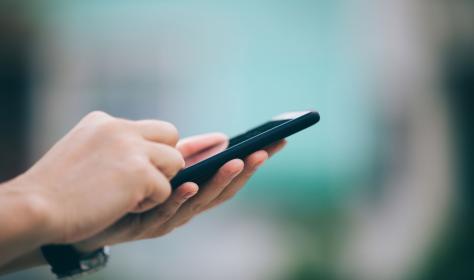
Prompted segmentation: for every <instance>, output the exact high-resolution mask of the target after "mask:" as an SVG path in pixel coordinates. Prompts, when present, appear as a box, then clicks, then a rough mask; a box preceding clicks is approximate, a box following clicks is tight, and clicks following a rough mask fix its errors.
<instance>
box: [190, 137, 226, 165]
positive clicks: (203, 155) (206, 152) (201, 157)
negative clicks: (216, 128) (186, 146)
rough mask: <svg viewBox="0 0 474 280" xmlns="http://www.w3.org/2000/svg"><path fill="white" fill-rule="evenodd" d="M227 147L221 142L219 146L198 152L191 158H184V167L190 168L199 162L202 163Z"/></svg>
mask: <svg viewBox="0 0 474 280" xmlns="http://www.w3.org/2000/svg"><path fill="white" fill-rule="evenodd" d="M226 147H227V142H223V143H221V144H218V145H216V146H213V147H211V148H208V149H206V150H203V151H201V152H198V153H197V154H194V155H192V156H189V157H186V158H185V160H186V167H188V166H191V165H193V164H196V163H198V162H200V161H203V160H205V159H207V158H210V157H212V156H213V155H216V154H218V153H220V152H222V151H223V150H225V148H226Z"/></svg>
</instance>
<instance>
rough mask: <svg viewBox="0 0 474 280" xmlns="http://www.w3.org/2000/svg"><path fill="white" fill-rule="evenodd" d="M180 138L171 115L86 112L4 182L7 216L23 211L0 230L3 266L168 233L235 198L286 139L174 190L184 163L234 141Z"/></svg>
mask: <svg viewBox="0 0 474 280" xmlns="http://www.w3.org/2000/svg"><path fill="white" fill-rule="evenodd" d="M178 138H179V137H178V133H177V131H176V129H175V128H174V126H172V125H171V124H169V123H166V122H161V121H151V120H146V121H136V122H133V121H128V120H122V119H117V118H113V117H111V116H109V115H107V114H105V113H102V112H94V113H91V114H89V115H88V116H86V117H85V118H84V119H83V120H82V121H81V122H80V123H79V124H78V125H77V126H76V127H75V128H74V129H73V130H72V131H71V132H70V133H69V134H68V135H66V136H65V137H64V138H63V139H62V140H60V141H59V142H58V144H56V145H55V146H54V147H53V148H52V149H51V151H49V152H48V153H47V154H46V155H45V156H44V157H43V158H42V159H41V160H40V161H39V162H38V163H37V164H36V165H35V166H33V167H32V168H31V169H30V170H29V171H27V172H26V173H25V174H23V175H21V176H19V177H18V178H16V179H14V180H13V181H10V182H7V183H5V184H3V185H2V186H0V219H1V220H2V221H12V220H13V219H8V218H9V216H8V215H6V213H8V212H10V213H11V212H12V211H15V213H23V215H20V216H17V219H15V221H14V222H11V223H10V224H9V227H7V229H8V230H2V231H1V232H0V274H1V273H7V272H11V271H16V270H20V269H25V268H29V267H33V266H38V265H43V264H45V261H44V259H43V257H42V255H41V253H40V251H39V247H41V246H43V245H45V244H73V245H74V246H75V247H76V248H77V249H78V250H79V251H81V252H84V253H87V252H91V251H94V250H96V249H98V248H100V247H103V246H105V245H114V244H119V243H124V242H130V241H135V240H141V239H149V238H156V237H160V236H163V235H165V234H168V233H170V232H171V231H172V230H174V229H175V228H177V227H179V226H181V225H183V224H185V223H187V222H188V221H189V220H191V219H192V218H193V217H195V216H196V215H198V214H200V213H202V212H203V211H206V210H208V209H210V208H213V207H215V206H217V205H219V204H221V203H223V202H225V201H227V200H228V199H230V198H232V197H233V196H234V195H235V194H236V193H237V192H238V191H239V190H240V189H241V188H242V187H243V186H244V185H245V184H246V183H247V181H248V180H249V179H250V178H251V176H252V175H253V174H254V172H255V171H256V170H257V168H258V167H259V166H261V165H262V164H263V163H264V161H265V160H267V159H268V157H270V156H271V155H273V154H275V153H276V152H278V151H279V150H281V149H282V148H283V147H284V145H285V144H286V142H285V141H284V140H283V141H280V142H278V143H275V144H273V145H271V146H269V147H267V148H265V149H264V150H261V151H257V152H255V153H253V154H252V155H250V156H248V157H247V158H246V159H245V160H243V161H242V160H240V159H234V160H231V161H229V162H227V163H226V164H225V165H224V166H222V167H221V168H220V169H219V171H218V172H217V173H216V175H215V176H214V177H213V178H212V179H211V180H210V181H209V182H208V183H206V184H205V185H204V186H201V188H200V187H199V186H198V185H196V184H195V183H192V182H188V183H185V184H183V185H181V186H180V187H179V188H178V189H177V190H176V191H174V192H173V193H171V188H170V184H169V180H170V179H171V178H172V177H173V176H174V175H175V174H176V173H177V172H178V171H179V170H180V169H182V168H183V167H185V166H188V165H191V164H193V163H196V162H198V161H200V160H202V159H204V158H206V157H208V156H210V155H211V154H213V153H216V152H219V151H221V150H223V149H225V147H226V146H227V137H226V136H225V135H223V134H220V133H212V134H205V135H199V136H194V137H190V138H187V139H183V140H181V141H179V143H177V140H178ZM98 186H100V187H98ZM64 201H67V203H63V202H64ZM84 205H87V207H84ZM77 209H80V210H81V211H77Z"/></svg>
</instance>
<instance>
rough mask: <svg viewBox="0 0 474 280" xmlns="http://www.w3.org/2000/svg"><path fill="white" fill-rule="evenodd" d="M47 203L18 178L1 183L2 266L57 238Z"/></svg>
mask: <svg viewBox="0 0 474 280" xmlns="http://www.w3.org/2000/svg"><path fill="white" fill-rule="evenodd" d="M46 204H47V203H46V202H45V201H43V199H42V197H40V196H39V195H38V194H37V193H35V192H34V191H33V189H32V188H29V187H28V186H25V185H23V184H22V183H19V182H18V181H17V180H15V181H11V182H8V183H5V184H2V185H0V226H1V227H0V268H1V267H3V266H4V265H5V264H7V263H9V262H11V261H12V260H14V259H16V258H18V257H19V256H22V255H25V254H26V253H28V252H32V251H33V250H34V249H35V248H39V247H40V246H41V245H44V244H47V243H50V242H53V241H54V238H53V236H52V234H51V232H50V230H49V228H48V227H49V223H48V217H47V211H45V209H46V207H47V205H46Z"/></svg>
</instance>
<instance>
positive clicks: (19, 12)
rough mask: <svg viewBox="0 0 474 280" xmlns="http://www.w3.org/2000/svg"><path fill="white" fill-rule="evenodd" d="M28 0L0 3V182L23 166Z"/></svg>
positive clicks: (24, 153)
mask: <svg viewBox="0 0 474 280" xmlns="http://www.w3.org/2000/svg"><path fill="white" fill-rule="evenodd" d="M27 4H28V1H14V0H13V1H7V0H4V1H1V2H0V131H1V136H0V182H1V181H5V180H7V179H10V178H12V177H14V176H16V175H18V174H19V173H20V172H22V171H23V170H24V169H25V167H26V161H27V150H28V149H27V145H28V144H27V143H28V141H27V135H28V120H29V117H28V115H29V110H28V100H29V98H30V80H31V75H30V74H31V72H30V63H29V62H30V51H31V49H30V46H31V40H30V39H31V35H32V32H31V31H32V29H31V27H32V26H31V24H30V21H29V16H28V11H29V9H28V7H27Z"/></svg>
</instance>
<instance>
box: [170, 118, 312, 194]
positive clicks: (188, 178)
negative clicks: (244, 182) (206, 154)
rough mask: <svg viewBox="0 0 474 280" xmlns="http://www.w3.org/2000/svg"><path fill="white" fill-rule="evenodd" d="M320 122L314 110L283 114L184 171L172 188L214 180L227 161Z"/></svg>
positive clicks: (177, 177)
mask: <svg viewBox="0 0 474 280" xmlns="http://www.w3.org/2000/svg"><path fill="white" fill-rule="evenodd" d="M318 121H319V114H318V113H317V112H315V111H304V112H290V113H284V114H281V115H279V116H277V117H275V118H273V119H272V120H271V121H269V122H267V123H264V124H263V125H260V126H258V127H256V128H254V129H251V130H249V131H247V132H245V133H243V134H241V135H238V136H236V137H234V138H232V139H230V140H229V146H228V147H227V149H226V150H224V151H222V152H220V153H218V154H216V155H214V156H212V157H210V158H207V159H205V160H203V161H201V162H198V163H196V164H194V165H191V166H189V167H187V168H185V169H183V170H181V171H180V172H179V173H178V174H177V175H176V176H175V177H174V178H173V179H172V180H171V186H172V187H173V189H176V188H177V187H179V186H180V185H182V184H183V183H186V182H194V183H196V184H198V185H201V184H203V183H205V182H206V181H207V180H209V179H210V178H212V176H213V175H214V174H215V173H216V172H217V170H219V168H220V167H221V166H222V165H224V164H225V163H226V162H228V161H230V160H232V159H235V158H240V159H243V158H245V157H246V156H248V155H250V154H252V153H254V152H256V151H258V150H260V149H262V148H264V147H266V146H268V145H270V144H272V143H274V142H276V141H278V140H281V139H283V138H286V137H288V136H290V135H292V134H295V133H297V132H299V131H301V130H304V129H306V128H308V127H310V126H312V125H314V124H316V123H317V122H318Z"/></svg>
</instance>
